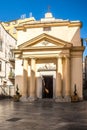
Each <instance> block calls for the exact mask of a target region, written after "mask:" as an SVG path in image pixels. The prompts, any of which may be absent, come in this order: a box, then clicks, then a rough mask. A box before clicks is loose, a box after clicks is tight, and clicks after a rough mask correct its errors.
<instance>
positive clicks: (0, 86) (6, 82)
mask: <svg viewBox="0 0 87 130" xmlns="http://www.w3.org/2000/svg"><path fill="white" fill-rule="evenodd" d="M15 46H16V40H15V39H14V38H13V37H12V36H11V35H10V34H9V33H8V32H7V31H6V30H5V28H4V27H3V25H2V23H0V95H1V94H4V95H9V94H12V95H13V94H14V90H13V89H14V78H15V75H14V65H15V64H14V63H15V62H14V55H13V53H12V52H11V49H13V48H15ZM10 90H11V91H10Z"/></svg>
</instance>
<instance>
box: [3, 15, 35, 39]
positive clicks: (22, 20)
mask: <svg viewBox="0 0 87 130" xmlns="http://www.w3.org/2000/svg"><path fill="white" fill-rule="evenodd" d="M34 20H35V19H34V17H30V18H20V19H17V20H13V21H9V22H2V25H3V26H4V28H5V30H6V31H7V32H8V33H9V34H10V35H11V36H12V37H14V38H15V39H17V31H16V29H15V27H16V26H18V25H19V24H22V23H27V22H29V21H30V22H31V21H34Z"/></svg>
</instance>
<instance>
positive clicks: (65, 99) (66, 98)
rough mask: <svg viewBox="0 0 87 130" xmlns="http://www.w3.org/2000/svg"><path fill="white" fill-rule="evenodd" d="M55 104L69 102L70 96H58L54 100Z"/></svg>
mask: <svg viewBox="0 0 87 130" xmlns="http://www.w3.org/2000/svg"><path fill="white" fill-rule="evenodd" d="M55 102H71V97H70V96H65V97H62V96H59V97H57V98H56V99H55Z"/></svg>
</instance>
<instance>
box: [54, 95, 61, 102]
mask: <svg viewBox="0 0 87 130" xmlns="http://www.w3.org/2000/svg"><path fill="white" fill-rule="evenodd" d="M55 102H63V97H62V96H59V97H57V98H56V99H55Z"/></svg>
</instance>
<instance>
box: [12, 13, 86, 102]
mask: <svg viewBox="0 0 87 130" xmlns="http://www.w3.org/2000/svg"><path fill="white" fill-rule="evenodd" d="M81 26H82V24H81V22H80V21H69V20H62V19H55V18H54V17H53V16H52V14H51V13H49V12H48V13H46V14H45V18H42V19H41V20H40V21H35V20H34V21H29V22H28V21H27V23H26V22H24V23H21V24H18V26H17V27H16V30H17V34H18V35H17V47H16V49H14V53H15V86H16V85H18V87H19V91H20V93H21V94H22V98H21V100H23V101H25V100H35V99H36V98H53V99H56V101H70V100H71V96H72V95H73V94H74V91H75V90H74V89H75V85H76V90H77V94H78V96H79V99H80V100H82V99H83V78H82V62H83V61H82V56H83V51H84V47H83V46H82V43H81V38H80V27H81Z"/></svg>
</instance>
